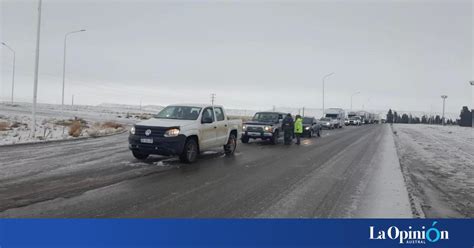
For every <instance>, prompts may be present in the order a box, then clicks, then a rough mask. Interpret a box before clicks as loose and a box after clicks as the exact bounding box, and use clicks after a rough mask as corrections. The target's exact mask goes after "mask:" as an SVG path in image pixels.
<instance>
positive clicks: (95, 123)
mask: <svg viewBox="0 0 474 248" xmlns="http://www.w3.org/2000/svg"><path fill="white" fill-rule="evenodd" d="M147 116H150V114H149V113H147V112H145V111H143V112H139V110H135V109H126V108H123V109H121V108H120V107H119V106H115V107H108V106H65V108H64V110H62V109H61V106H59V105H53V104H38V105H37V121H36V132H35V133H33V131H32V125H33V124H32V123H33V121H32V115H31V104H29V103H18V104H14V105H10V104H6V103H0V145H8V144H20V143H31V142H41V141H50V140H63V139H74V138H84V137H98V136H104V135H109V134H114V133H121V132H124V131H125V130H126V128H127V125H129V124H132V123H135V122H137V121H139V120H140V119H141V118H144V117H147ZM74 121H76V123H79V122H80V123H81V124H80V128H78V129H79V130H78V131H77V132H76V134H74V135H71V133H70V130H71V124H72V123H73V122H74Z"/></svg>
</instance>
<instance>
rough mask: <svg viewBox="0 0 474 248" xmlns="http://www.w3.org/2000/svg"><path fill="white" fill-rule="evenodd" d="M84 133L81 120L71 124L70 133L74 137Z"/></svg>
mask: <svg viewBox="0 0 474 248" xmlns="http://www.w3.org/2000/svg"><path fill="white" fill-rule="evenodd" d="M81 133H82V123H81V122H80V121H73V122H72V123H71V125H69V135H70V136H72V137H79V136H80V135H81Z"/></svg>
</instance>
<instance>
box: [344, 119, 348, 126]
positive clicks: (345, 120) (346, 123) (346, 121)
mask: <svg viewBox="0 0 474 248" xmlns="http://www.w3.org/2000/svg"><path fill="white" fill-rule="evenodd" d="M344 125H346V126H349V119H347V118H345V119H344Z"/></svg>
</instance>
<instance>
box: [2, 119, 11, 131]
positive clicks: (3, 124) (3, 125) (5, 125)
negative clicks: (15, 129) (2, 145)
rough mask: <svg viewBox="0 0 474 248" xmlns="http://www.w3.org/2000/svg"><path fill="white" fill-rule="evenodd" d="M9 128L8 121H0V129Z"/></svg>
mask: <svg viewBox="0 0 474 248" xmlns="http://www.w3.org/2000/svg"><path fill="white" fill-rule="evenodd" d="M7 130H10V123H8V122H6V121H0V131H7Z"/></svg>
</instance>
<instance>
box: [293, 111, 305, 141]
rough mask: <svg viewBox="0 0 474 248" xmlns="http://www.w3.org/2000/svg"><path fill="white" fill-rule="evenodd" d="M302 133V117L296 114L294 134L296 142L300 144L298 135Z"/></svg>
mask: <svg viewBox="0 0 474 248" xmlns="http://www.w3.org/2000/svg"><path fill="white" fill-rule="evenodd" d="M301 134H303V118H301V115H296V117H295V136H296V144H297V145H299V144H300V137H301Z"/></svg>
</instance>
